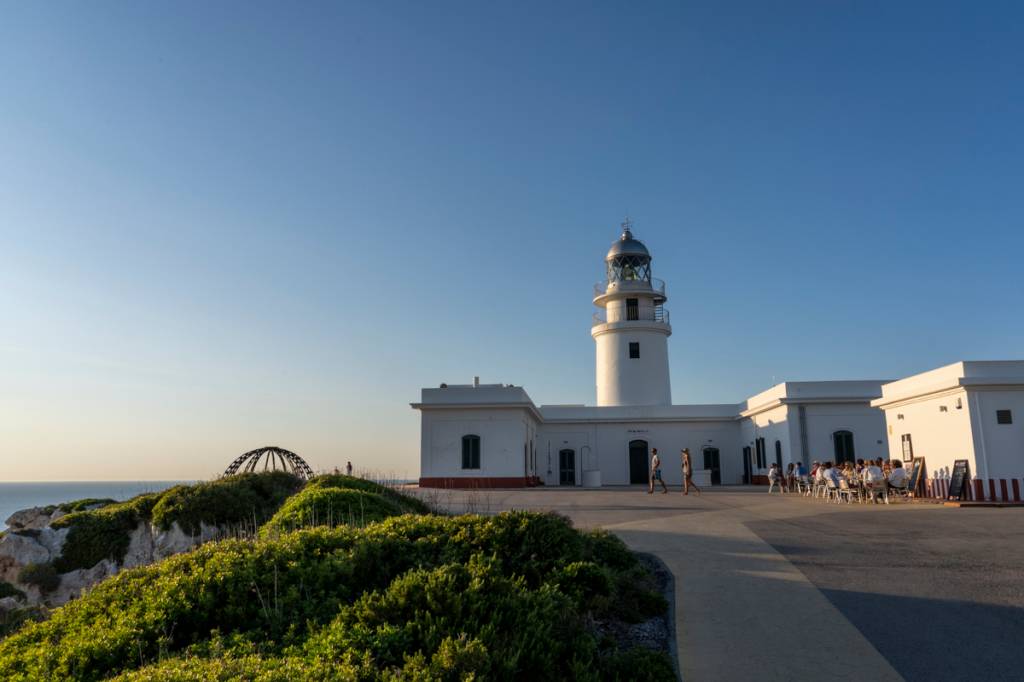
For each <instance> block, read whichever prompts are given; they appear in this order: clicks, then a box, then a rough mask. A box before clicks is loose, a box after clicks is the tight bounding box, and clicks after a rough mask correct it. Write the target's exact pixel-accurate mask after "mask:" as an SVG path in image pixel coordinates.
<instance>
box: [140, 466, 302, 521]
mask: <svg viewBox="0 0 1024 682" xmlns="http://www.w3.org/2000/svg"><path fill="white" fill-rule="evenodd" d="M301 487H302V481H301V480H299V479H298V478H296V477H295V476H293V475H292V474H289V473H286V472H284V471H268V472H262V473H258V474H239V475H236V476H227V477H225V478H218V479H215V480H213V481H208V482H206V483H199V484H197V485H179V486H175V487H173V488H171V489H169V490H167V491H165V492H164V493H163V495H161V497H160V501H159V502H157V504H156V506H155V507H154V508H153V523H155V524H156V525H157V526H158V527H159V528H162V529H164V530H167V529H169V528H170V527H171V525H172V524H173V523H175V522H177V523H178V525H179V526H180V527H181V529H182V530H183V531H185V532H186V533H199V531H200V527H201V524H204V523H205V524H207V525H217V526H221V527H226V526H232V525H240V524H245V525H249V526H253V525H255V526H259V525H261V524H263V523H264V522H266V521H267V520H268V519H269V518H270V517H271V516H273V515H274V512H276V511H277V509H278V507H280V506H281V505H282V504H283V503H284V501H285V500H286V499H288V498H289V497H290V496H292V495H294V494H295V493H296V492H297V491H298V490H299V488H301Z"/></svg>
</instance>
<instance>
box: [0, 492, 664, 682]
mask: <svg viewBox="0 0 1024 682" xmlns="http://www.w3.org/2000/svg"><path fill="white" fill-rule="evenodd" d="M329 488H330V486H327V487H326V488H325V487H323V486H311V487H310V488H309V490H318V489H320V490H324V489H329ZM362 492H363V493H364V494H371V495H379V493H366V491H362ZM637 577H639V578H641V580H640V581H639V583H638V584H635V583H634V580H633V579H634V578H637ZM643 577H644V572H643V570H642V569H641V568H640V567H639V564H638V562H637V560H636V558H635V557H634V556H633V555H632V554H631V553H629V552H628V551H627V550H626V548H625V547H624V546H623V545H622V543H621V542H620V541H618V540H617V539H616V538H614V537H612V536H610V535H607V534H604V533H581V532H579V531H576V530H574V529H573V528H572V527H571V526H570V525H569V523H568V522H567V521H566V520H565V519H563V518H561V517H557V516H553V515H545V514H536V513H523V512H514V513H505V514H500V515H498V516H494V517H487V518H484V517H479V516H462V517H441V516H434V515H420V516H418V515H404V516H397V517H392V518H389V519H387V520H385V521H382V522H380V523H376V524H371V525H369V526H366V527H362V528H359V527H346V526H339V527H336V528H315V529H311V530H303V531H297V532H293V533H288V534H284V535H281V536H279V537H272V538H268V539H263V540H258V541H243V540H226V541H222V542H218V543H210V544H207V545H204V546H203V547H201V548H199V549H197V550H195V551H193V552H190V553H187V554H182V555H178V556H175V557H171V558H170V559H167V560H165V561H163V562H160V563H158V564H155V565H152V566H146V567H141V568H137V569H133V570H130V571H125V572H122V573H120V574H118V575H116V576H114V577H112V578H110V579H108V580H106V581H104V582H103V583H101V584H99V585H98V586H97V587H96V588H94V589H93V590H92V591H90V592H89V593H88V594H86V595H85V596H83V597H82V598H81V599H79V600H76V601H73V602H71V603H69V604H67V605H65V606H64V607H62V608H60V609H58V610H56V611H55V612H54V613H53V615H52V617H51V618H50V619H49V620H47V621H45V622H42V623H37V624H33V625H28V626H26V627H24V628H23V629H22V630H21V631H19V632H18V633H16V634H14V635H12V636H10V637H9V638H7V639H6V640H4V641H2V642H0V679H12V678H13V679H17V678H19V677H26V678H31V679H37V678H38V679H66V678H74V679H83V680H94V679H104V678H107V677H110V676H112V675H118V674H123V675H124V676H125V677H124V679H131V680H150V679H161V680H164V679H181V680H185V679H189V680H199V679H202V680H215V679H225V680H226V679H239V678H242V679H261V680H288V679H297V678H314V679H324V680H329V679H368V680H369V679H391V678H393V677H395V676H402V677H407V678H411V679H470V678H474V677H475V678H479V679H485V678H486V679H519V678H522V679H540V680H552V679H570V678H575V679H582V680H598V679H623V680H625V679H633V680H643V679H674V677H673V673H672V668H671V665H670V664H669V663H668V660H667V658H666V657H664V656H663V655H661V654H657V653H650V652H645V651H629V652H624V651H618V650H616V649H615V646H614V643H611V642H609V641H601V640H599V639H598V637H597V636H596V635H595V634H593V632H592V628H591V627H590V625H589V624H590V623H592V622H593V619H594V618H598V617H600V618H619V619H624V620H630V619H636V618H646V617H651V616H654V615H659V614H662V613H664V610H665V608H666V604H665V602H664V600H663V599H662V598H661V597H660V595H657V594H654V593H651V592H650V591H649V586H647V584H646V583H645V582H644V581H643V580H642V578H643Z"/></svg>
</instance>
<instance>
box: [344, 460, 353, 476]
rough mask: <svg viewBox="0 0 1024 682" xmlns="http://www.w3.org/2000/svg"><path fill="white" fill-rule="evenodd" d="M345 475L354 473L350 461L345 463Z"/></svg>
mask: <svg viewBox="0 0 1024 682" xmlns="http://www.w3.org/2000/svg"><path fill="white" fill-rule="evenodd" d="M345 475H346V476H351V475H352V462H349V463H348V464H346V465H345Z"/></svg>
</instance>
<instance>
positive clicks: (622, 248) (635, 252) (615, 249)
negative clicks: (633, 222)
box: [605, 221, 651, 260]
mask: <svg viewBox="0 0 1024 682" xmlns="http://www.w3.org/2000/svg"><path fill="white" fill-rule="evenodd" d="M619 256H641V257H644V258H650V257H651V254H650V252H649V251H648V250H647V247H646V246H644V243H643V242H642V241H640V240H639V239H636V238H634V237H633V231H632V230H630V224H629V221H626V222H625V223H623V224H622V236H621V237H619V238H618V239H617V240H615V241H614V242H613V243H612V248H610V249H608V255H607V256H605V260H611V259H612V258H617V257H619Z"/></svg>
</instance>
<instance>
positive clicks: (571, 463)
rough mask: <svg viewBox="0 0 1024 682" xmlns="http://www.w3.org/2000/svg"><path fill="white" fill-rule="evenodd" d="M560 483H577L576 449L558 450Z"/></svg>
mask: <svg viewBox="0 0 1024 682" xmlns="http://www.w3.org/2000/svg"><path fill="white" fill-rule="evenodd" d="M558 485H576V451H575V450H569V449H566V450H559V451H558Z"/></svg>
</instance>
